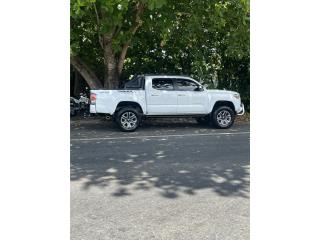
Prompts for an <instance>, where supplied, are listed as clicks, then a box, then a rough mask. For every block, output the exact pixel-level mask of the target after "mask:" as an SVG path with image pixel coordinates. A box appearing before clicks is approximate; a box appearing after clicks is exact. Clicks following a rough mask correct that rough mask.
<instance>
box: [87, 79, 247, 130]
mask: <svg viewBox="0 0 320 240" xmlns="http://www.w3.org/2000/svg"><path fill="white" fill-rule="evenodd" d="M244 111H245V110H244V105H243V104H242V103H241V99H240V95H239V93H237V92H233V91H227V90H207V89H206V88H205V87H204V86H202V85H201V84H200V83H199V82H197V81H196V80H194V79H192V78H190V77H188V76H179V75H140V76H137V77H135V78H133V79H132V80H131V81H129V82H127V83H126V84H125V86H124V89H120V90H91V91H90V113H98V114H104V115H106V116H107V117H112V118H113V119H114V121H115V122H116V123H117V125H118V126H119V128H120V129H121V130H122V131H125V132H130V131H135V130H136V129H137V128H138V126H139V124H140V122H141V121H142V120H143V119H145V118H149V117H182V116H187V117H195V118H196V119H197V121H198V122H199V123H205V122H208V123H212V124H213V125H214V126H216V127H218V128H229V127H231V126H232V125H233V122H234V119H235V116H236V115H242V114H244Z"/></svg>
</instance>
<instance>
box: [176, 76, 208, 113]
mask: <svg viewBox="0 0 320 240" xmlns="http://www.w3.org/2000/svg"><path fill="white" fill-rule="evenodd" d="M198 87H199V83H197V82H195V81H192V80H191V79H184V78H177V79H175V89H176V90H177V95H178V104H177V105H178V106H177V113H178V114H206V113H207V108H208V103H209V99H208V95H207V92H206V91H197V89H198Z"/></svg>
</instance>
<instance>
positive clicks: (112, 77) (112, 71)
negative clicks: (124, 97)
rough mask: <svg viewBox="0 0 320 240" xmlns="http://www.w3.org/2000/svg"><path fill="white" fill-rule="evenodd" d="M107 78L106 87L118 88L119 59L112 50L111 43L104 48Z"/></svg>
mask: <svg viewBox="0 0 320 240" xmlns="http://www.w3.org/2000/svg"><path fill="white" fill-rule="evenodd" d="M104 61H105V78H104V87H105V88H108V89H117V88H118V87H119V72H118V60H117V57H116V55H115V54H114V52H113V50H112V46H111V43H110V44H107V45H106V46H105V49H104Z"/></svg>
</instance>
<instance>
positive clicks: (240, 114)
mask: <svg viewBox="0 0 320 240" xmlns="http://www.w3.org/2000/svg"><path fill="white" fill-rule="evenodd" d="M244 113H245V109H244V105H243V103H241V109H240V111H239V112H237V115H238V116H242V115H243V114H244Z"/></svg>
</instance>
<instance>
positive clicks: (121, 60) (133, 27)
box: [118, 2, 145, 75]
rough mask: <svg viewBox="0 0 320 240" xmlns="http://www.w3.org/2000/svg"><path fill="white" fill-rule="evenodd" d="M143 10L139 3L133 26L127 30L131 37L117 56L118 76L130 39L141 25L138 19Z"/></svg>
mask: <svg viewBox="0 0 320 240" xmlns="http://www.w3.org/2000/svg"><path fill="white" fill-rule="evenodd" d="M144 8H145V6H144V5H143V4H142V3H140V2H138V3H137V5H136V14H135V20H134V24H133V26H132V27H131V28H130V30H129V32H130V34H131V37H130V39H129V40H128V41H127V42H125V43H124V44H123V46H122V50H121V53H120V56H119V60H118V73H119V75H120V74H121V72H122V69H123V65H124V60H125V58H126V55H127V51H128V48H129V45H130V42H131V39H132V37H133V35H134V34H135V33H136V31H137V30H138V28H139V27H140V26H141V25H142V21H141V18H140V17H141V15H142V13H143V11H144Z"/></svg>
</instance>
